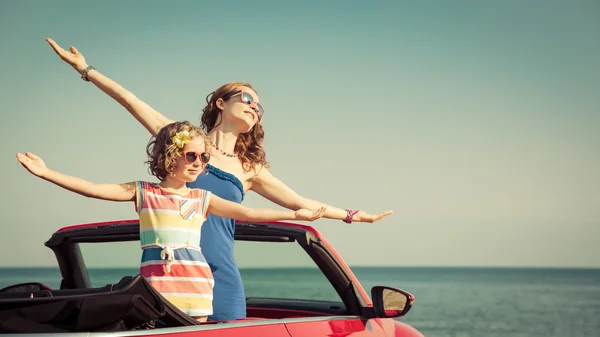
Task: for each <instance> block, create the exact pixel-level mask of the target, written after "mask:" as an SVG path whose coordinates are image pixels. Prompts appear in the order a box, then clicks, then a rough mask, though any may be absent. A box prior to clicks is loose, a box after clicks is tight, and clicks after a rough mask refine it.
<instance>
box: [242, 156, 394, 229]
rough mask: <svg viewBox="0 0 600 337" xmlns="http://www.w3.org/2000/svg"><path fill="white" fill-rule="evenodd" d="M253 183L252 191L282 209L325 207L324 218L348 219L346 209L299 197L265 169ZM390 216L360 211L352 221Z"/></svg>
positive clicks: (372, 219) (374, 219) (385, 213)
mask: <svg viewBox="0 0 600 337" xmlns="http://www.w3.org/2000/svg"><path fill="white" fill-rule="evenodd" d="M251 183H252V186H251V187H250V189H251V190H253V191H254V192H256V193H258V194H260V195H261V196H263V197H265V198H267V199H269V200H271V201H272V202H274V203H276V204H278V205H280V206H282V207H285V208H288V209H293V210H296V209H301V208H307V209H317V208H319V207H325V208H327V211H326V212H325V214H323V217H324V218H329V219H339V220H345V219H346V218H347V217H348V211H347V210H345V209H341V208H337V207H333V206H329V205H326V204H324V203H322V202H320V201H316V200H311V199H308V198H305V197H303V196H301V195H299V194H298V193H296V192H295V191H294V190H292V189H291V188H289V187H288V186H287V185H286V184H284V183H283V182H282V181H281V180H279V179H277V178H275V177H274V176H273V174H271V172H269V171H268V170H266V169H264V168H263V169H261V170H260V171H259V172H258V174H257V175H256V176H255V177H253V178H252V180H251ZM390 214H392V211H387V212H383V213H380V214H368V213H366V212H363V211H358V212H357V213H356V214H354V215H353V216H352V221H357V222H375V221H378V220H381V219H383V218H384V217H386V216H388V215H390Z"/></svg>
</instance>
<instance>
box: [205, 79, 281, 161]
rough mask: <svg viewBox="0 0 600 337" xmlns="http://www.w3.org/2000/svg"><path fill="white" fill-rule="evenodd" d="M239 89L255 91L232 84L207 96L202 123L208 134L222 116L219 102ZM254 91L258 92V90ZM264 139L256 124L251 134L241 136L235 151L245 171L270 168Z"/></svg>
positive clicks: (248, 86)
mask: <svg viewBox="0 0 600 337" xmlns="http://www.w3.org/2000/svg"><path fill="white" fill-rule="evenodd" d="M238 87H247V88H250V89H252V90H254V88H253V87H252V86H251V85H250V84H249V83H244V82H231V83H227V84H224V85H222V86H220V87H219V88H217V90H215V91H213V92H211V93H210V94H208V96H206V106H205V107H204V109H202V112H203V113H202V117H201V118H200V121H201V122H202V128H203V129H204V131H205V132H206V133H207V134H208V133H209V132H210V131H212V129H213V128H214V127H215V126H216V125H215V124H216V123H217V119H218V118H219V115H220V114H221V110H220V109H219V108H218V107H217V100H218V99H219V98H221V99H222V98H223V97H224V96H226V95H227V94H229V93H232V92H234V91H236V90H238ZM254 91H255V92H256V90H254ZM264 138H265V131H264V129H263V127H262V125H261V124H260V123H256V125H254V127H253V128H252V129H251V130H250V131H249V132H247V133H242V134H240V135H239V137H238V139H237V142H236V143H235V147H234V150H233V151H234V153H235V154H237V156H238V158H239V159H240V162H241V163H242V168H243V169H244V171H246V172H248V171H250V170H257V169H261V168H262V167H266V168H268V167H269V166H270V165H269V163H268V162H267V156H266V153H265V151H264V150H263V147H262V142H263V140H264Z"/></svg>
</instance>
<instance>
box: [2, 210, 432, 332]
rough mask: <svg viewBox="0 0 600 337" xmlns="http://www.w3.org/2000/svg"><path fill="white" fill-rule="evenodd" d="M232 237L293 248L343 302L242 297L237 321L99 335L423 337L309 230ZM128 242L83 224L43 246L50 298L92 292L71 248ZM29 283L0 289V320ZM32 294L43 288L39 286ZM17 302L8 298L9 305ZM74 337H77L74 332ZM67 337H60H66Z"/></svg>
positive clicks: (266, 230) (251, 228)
mask: <svg viewBox="0 0 600 337" xmlns="http://www.w3.org/2000/svg"><path fill="white" fill-rule="evenodd" d="M235 237H236V241H237V240H241V241H259V242H263V241H271V242H297V243H298V244H300V245H301V246H302V248H303V249H304V250H305V251H306V253H307V254H308V255H309V256H310V257H311V258H312V260H313V261H314V262H315V264H316V265H317V266H318V268H319V269H320V270H321V271H322V272H323V274H324V275H325V276H326V277H327V279H328V280H329V281H330V282H331V284H332V286H333V287H334V288H335V289H336V291H337V292H338V294H339V295H340V298H341V299H342V301H341V302H340V303H331V302H320V301H308V300H296V299H278V298H277V299H271V298H247V316H248V317H247V318H246V319H243V320H236V321H227V322H207V323H196V322H195V321H194V322H191V321H186V320H185V318H184V319H183V321H186V322H187V323H182V324H176V325H175V326H173V325H171V326H168V325H165V326H161V327H156V328H154V329H152V330H133V331H117V332H103V334H104V335H106V336H111V335H114V336H147V335H155V336H161V337H213V336H214V337H230V336H231V337H233V336H235V337H239V336H244V337H254V336H257V337H258V336H269V337H305V336H306V337H308V336H310V337H345V336H356V337H359V336H361V337H393V336H396V337H418V336H422V334H421V333H420V332H418V331H417V330H416V329H414V328H413V327H411V326H409V325H407V324H405V323H402V322H400V321H398V320H394V319H393V318H395V317H401V316H403V315H405V314H406V313H407V312H408V311H409V310H410V308H411V306H412V304H413V302H414V296H412V295H411V294H409V293H407V292H405V291H402V290H399V289H395V288H391V287H385V286H376V287H373V289H372V291H371V296H372V297H373V301H372V300H371V298H370V297H369V295H368V294H367V292H366V291H365V290H364V289H363V287H362V286H361V284H360V282H359V281H358V279H357V278H356V277H355V275H354V273H353V272H352V270H351V269H350V268H349V267H348V265H347V264H346V263H345V262H344V260H343V259H342V258H341V256H340V255H339V254H338V253H337V252H336V251H335V250H334V249H333V247H332V246H331V245H330V244H329V242H327V240H326V239H325V238H324V237H323V236H322V235H321V234H320V233H319V232H318V231H317V230H316V229H315V228H313V227H311V226H307V225H300V224H292V223H282V222H274V223H247V222H238V223H236V234H235ZM135 240H139V224H138V221H137V220H128V221H114V222H104V223H92V224H83V225H76V226H69V227H64V228H61V229H60V230H58V231H57V232H56V233H54V234H53V236H52V237H51V238H50V239H49V240H48V241H47V242H46V246H47V247H49V248H50V249H52V250H53V251H54V253H55V255H56V258H57V261H58V265H59V268H60V271H61V275H62V282H61V286H60V288H61V289H57V291H56V293H60V291H61V290H66V291H69V290H71V291H73V290H75V291H80V290H81V291H84V292H85V290H86V289H88V288H92V286H91V283H90V280H89V277H88V273H87V270H86V266H85V262H84V257H83V256H82V254H81V250H80V249H79V246H78V245H79V244H80V243H82V242H95V243H102V242H117V241H135ZM124 276H125V275H124ZM36 284H37V283H35V282H32V283H25V284H19V285H15V286H11V287H7V288H5V289H2V290H0V317H2V316H1V314H2V309H3V307H7V306H8V305H12V304H11V302H10V300H6V299H3V297H2V293H3V292H12V291H13V290H14V291H21V290H23V289H25V288H26V287H28V286H29V285H32V286H37V285H36ZM24 287H25V288H24ZM39 287H41V288H40V289H45V288H44V287H45V286H43V285H39ZM28 291H30V290H28ZM49 291H52V290H49ZM383 294H386V295H385V296H384V295H383ZM17 295H18V294H17ZM17 295H11V298H15V296H17ZM32 296H33V293H32ZM389 296H395V298H396V299H400V302H402V304H401V305H398V304H394V305H396V307H394V305H391V304H390V303H391V302H389V300H387V299H386V298H391V297H389ZM20 301H26V300H25V299H21V300H20ZM386 301H387V302H386ZM3 303H6V304H3ZM390 305H391V306H390ZM174 312H175V315H176V316H177V315H179V314H178V313H177V309H175V311H174ZM181 314H182V313H181ZM73 333H75V334H77V332H73ZM73 333H67V334H66V335H69V336H71V335H73ZM85 333H87V332H85Z"/></svg>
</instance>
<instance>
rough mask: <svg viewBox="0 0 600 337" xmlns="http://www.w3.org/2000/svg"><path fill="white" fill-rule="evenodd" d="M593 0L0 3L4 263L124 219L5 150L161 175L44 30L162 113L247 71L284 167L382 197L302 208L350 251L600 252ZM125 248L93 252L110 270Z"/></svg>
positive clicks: (273, 152)
mask: <svg viewBox="0 0 600 337" xmlns="http://www.w3.org/2000/svg"><path fill="white" fill-rule="evenodd" d="M599 14H600V4H599V3H598V2H597V1H591V0H590V1H584V0H581V1H570V2H567V1H556V0H548V1H525V2H523V1H516V0H508V1H500V2H491V1H474V0H473V1H466V0H459V1H442V0H429V1H418V2H417V1H356V2H352V3H351V2H348V1H339V0H334V1H326V2H321V1H298V2H279V1H253V2H248V1H238V0H231V1H223V2H214V1H210V2H209V1H172V2H165V1H153V0H152V1H133V0H132V1H102V2H99V1H96V2H83V3H81V2H78V1H52V2H45V1H31V0H25V1H22V0H19V1H17V0H3V1H2V2H0V45H1V46H2V48H0V109H1V114H0V128H1V137H2V142H1V143H0V158H1V159H0V163H1V169H2V173H3V174H2V178H1V179H2V185H3V187H4V189H3V192H4V193H3V197H2V198H3V209H2V211H3V219H4V221H3V226H4V228H3V235H1V236H0V266H5V267H6V266H53V265H55V264H56V262H55V260H54V256H53V255H52V254H51V251H50V250H49V249H48V248H46V247H44V245H43V243H44V242H45V241H46V240H47V239H48V238H49V237H50V236H51V235H52V233H53V232H54V231H55V230H57V229H58V228H60V227H62V226H66V225H73V224H80V223H89V222H96V221H109V220H120V219H133V218H135V217H136V213H135V210H134V206H133V204H130V203H113V202H108V201H100V200H94V199H88V198H85V197H81V196H79V195H76V194H73V193H71V192H68V191H66V190H62V189H60V188H59V187H56V186H54V185H52V184H50V183H48V182H46V181H43V180H41V179H38V178H36V177H34V176H32V175H31V174H29V173H28V172H27V171H26V170H25V169H23V168H22V167H21V165H20V164H18V163H17V161H16V159H15V154H16V153H17V152H25V151H30V152H33V153H35V154H37V155H39V156H40V157H42V159H44V160H45V162H46V164H47V165H48V166H49V167H50V168H52V169H55V170H58V171H60V172H63V173H67V174H71V175H76V176H79V177H82V178H85V179H88V180H90V181H94V182H112V183H122V182H128V181H133V180H140V179H146V180H149V179H152V177H151V176H150V175H149V174H148V173H147V169H146V167H145V165H144V160H145V159H146V158H145V146H146V144H147V142H148V141H149V139H150V135H149V134H148V133H147V131H146V130H145V129H144V128H143V127H142V126H141V125H140V124H138V123H137V122H136V121H135V120H134V119H133V118H132V117H131V116H130V115H129V113H128V112H127V111H126V110H125V109H124V108H122V107H121V106H120V105H118V104H117V103H116V102H114V101H113V100H112V99H110V98H109V97H108V96H106V95H105V94H104V93H102V92H101V91H100V90H98V89H97V88H96V87H94V86H93V84H91V83H87V82H84V81H82V80H81V79H80V78H79V75H78V74H77V73H76V72H75V71H74V70H72V69H71V68H70V67H69V66H68V65H67V64H66V63H64V62H62V61H61V60H60V59H59V58H58V56H57V55H55V54H54V52H53V51H52V50H51V49H50V47H49V46H48V45H47V44H46V42H45V41H44V39H45V38H46V37H51V38H53V39H54V40H55V41H57V43H59V44H60V45H61V46H63V47H65V48H67V47H69V46H70V45H74V46H76V47H77V48H78V50H79V51H80V52H81V53H82V54H83V55H84V56H85V57H86V60H87V62H88V64H90V65H93V66H95V67H96V68H97V69H98V70H99V71H101V72H102V73H103V74H105V75H107V76H109V77H111V78H112V79H114V80H116V81H117V82H119V83H120V84H122V85H123V86H125V87H126V88H128V89H129V90H131V91H132V92H133V93H134V94H136V95H137V96H138V97H139V98H140V99H142V100H144V101H145V102H147V103H148V104H150V105H151V106H153V107H154V108H156V109H157V110H159V111H161V112H162V113H163V114H165V115H166V116H167V117H169V118H171V119H176V120H189V121H191V122H193V123H196V124H198V123H199V116H200V113H201V109H202V107H204V102H205V97H206V95H207V94H208V93H209V92H211V91H213V90H214V89H216V88H217V87H218V86H220V85H222V84H224V83H227V82H231V81H247V82H250V83H252V84H253V86H254V87H255V88H256V89H257V91H258V93H259V95H260V101H261V103H262V104H263V105H264V106H265V118H264V121H263V126H264V128H265V130H266V131H265V132H266V137H265V142H264V146H265V150H266V152H267V160H268V161H269V162H270V163H271V164H272V169H271V170H272V172H273V174H274V175H275V176H276V177H278V178H279V179H280V180H282V181H284V182H285V183H286V184H287V185H289V186H290V187H291V188H293V189H294V190H296V191H297V192H298V193H300V194H301V195H303V196H306V197H309V198H311V199H315V200H319V201H322V202H325V203H327V204H331V205H334V206H338V207H342V208H359V209H362V210H365V211H368V212H371V213H378V212H381V211H385V210H393V211H394V213H393V214H392V215H391V216H389V217H387V218H385V219H384V220H382V221H380V222H377V223H374V224H365V223H354V224H352V225H346V224H344V223H343V222H341V221H337V220H328V219H322V220H318V221H317V222H314V223H312V225H313V226H314V227H316V228H317V229H318V230H319V231H320V232H321V233H322V234H323V235H324V236H325V237H326V238H327V239H328V241H329V242H330V243H331V244H332V245H333V246H334V248H335V249H336V250H337V251H338V252H339V253H340V254H341V256H342V257H343V258H344V259H345V260H346V262H347V263H348V264H350V265H362V266H371V265H372V266H535V267H600V259H598V256H600V245H598V244H597V241H598V238H600V150H599V148H600V132H599V131H598V130H599V129H600V98H599V96H600V95H599V94H600V38H598V37H599V36H600V20H598V19H597V18H598V16H599ZM244 204H245V205H247V206H250V207H275V208H278V206H276V205H274V204H272V203H270V202H269V201H267V200H265V199H262V198H261V197H260V196H258V195H257V194H255V193H253V192H249V193H248V195H247V196H246V199H245V201H244ZM269 249H270V248H269ZM250 250H254V253H256V254H259V255H269V256H271V257H272V259H271V260H269V261H266V260H265V261H264V263H263V262H260V263H258V264H259V265H261V264H264V265H271V264H272V265H278V264H279V265H294V264H302V263H304V262H298V261H296V260H294V259H291V260H290V258H289V257H288V258H286V257H285V256H283V255H281V258H280V259H278V256H279V255H280V254H270V252H271V251H270V250H268V249H267V248H265V247H262V246H253V248H250ZM125 251H126V249H123V250H122V251H121V250H118V249H117V250H116V251H115V252H113V253H114V254H113V255H114V256H108V257H106V258H104V256H105V255H102V254H103V253H102V252H101V251H98V252H96V253H94V254H97V255H96V257H97V258H98V261H100V262H99V264H101V265H103V266H122V265H123V264H124V263H125V262H123V260H122V259H120V258H119V254H121V253H124V252H125ZM127 254H134V253H127ZM135 254H139V252H138V253H135ZM128 257H129V261H134V262H133V263H135V261H136V259H138V258H139V256H134V257H133V258H131V255H128ZM132 259H133V260H132ZM246 260H247V259H246ZM128 263H129V262H128ZM255 263H256V262H255ZM243 266H244V264H243V263H241V262H240V267H243Z"/></svg>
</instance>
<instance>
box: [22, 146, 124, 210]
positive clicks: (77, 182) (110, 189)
mask: <svg viewBox="0 0 600 337" xmlns="http://www.w3.org/2000/svg"><path fill="white" fill-rule="evenodd" d="M17 160H18V161H19V163H21V165H23V167H25V168H26V169H27V171H29V172H31V174H33V175H36V176H38V177H40V178H42V179H44V180H47V181H49V182H51V183H53V184H56V185H58V186H60V187H62V188H64V189H67V190H69V191H71V192H75V193H78V194H81V195H83V196H86V197H89V198H96V199H103V200H111V201H135V193H136V192H135V191H136V189H135V182H131V183H125V184H94V183H92V182H89V181H87V180H84V179H81V178H78V177H73V176H69V175H66V174H62V173H60V172H56V171H53V170H51V169H49V168H47V167H46V164H44V161H43V160H42V159H41V158H40V157H38V156H36V155H34V154H33V153H30V152H26V153H25V154H21V153H17Z"/></svg>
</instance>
